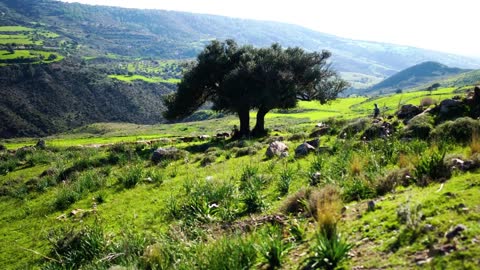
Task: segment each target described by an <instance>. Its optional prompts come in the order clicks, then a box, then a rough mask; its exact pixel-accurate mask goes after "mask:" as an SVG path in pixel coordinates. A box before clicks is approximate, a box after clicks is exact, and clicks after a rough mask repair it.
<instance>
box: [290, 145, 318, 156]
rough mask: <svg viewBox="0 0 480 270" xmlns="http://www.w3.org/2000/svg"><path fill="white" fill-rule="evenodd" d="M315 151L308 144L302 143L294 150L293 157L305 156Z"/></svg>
mask: <svg viewBox="0 0 480 270" xmlns="http://www.w3.org/2000/svg"><path fill="white" fill-rule="evenodd" d="M313 151H315V147H313V146H311V145H310V144H308V143H306V142H305V143H302V144H300V145H299V146H298V147H297V148H296V149H295V157H304V156H307V155H308V154H309V153H310V152H313Z"/></svg>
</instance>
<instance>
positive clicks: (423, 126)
mask: <svg viewBox="0 0 480 270" xmlns="http://www.w3.org/2000/svg"><path fill="white" fill-rule="evenodd" d="M433 125H434V121H433V117H431V116H430V115H428V114H422V115H418V116H416V117H414V118H412V119H411V120H410V121H409V122H408V124H407V126H406V127H405V131H404V136H406V137H409V138H418V139H422V140H424V139H427V138H428V137H429V136H430V132H431V131H432V130H433Z"/></svg>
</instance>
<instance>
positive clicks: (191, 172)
mask: <svg viewBox="0 0 480 270" xmlns="http://www.w3.org/2000/svg"><path fill="white" fill-rule="evenodd" d="M445 91H446V92H447V90H445ZM447 93H449V92H447ZM412 97H413V96H412ZM364 102H366V98H351V99H341V100H338V101H335V102H333V103H330V104H327V105H319V104H318V103H315V102H301V103H300V104H299V105H300V108H299V111H298V112H296V113H293V112H289V113H279V112H275V113H274V114H273V117H271V118H269V119H268V120H267V127H268V128H271V129H274V128H279V130H278V131H274V132H272V135H273V133H279V134H280V135H282V136H284V137H285V138H286V139H285V143H286V144H287V145H288V147H289V149H291V151H290V152H291V155H290V156H289V157H288V158H286V159H272V160H267V159H265V149H266V147H267V145H268V141H267V140H264V141H262V140H247V141H245V142H230V141H207V142H192V143H183V142H179V141H176V142H173V141H172V142H167V143H165V144H166V146H175V147H177V148H179V149H181V150H184V151H186V152H187V154H186V156H185V157H182V158H181V159H179V160H176V161H170V162H160V163H159V164H158V165H155V164H153V163H151V162H150V161H149V159H150V156H151V150H152V149H151V148H153V147H157V146H158V145H155V146H146V145H143V144H139V145H124V146H119V145H116V146H107V147H105V148H78V149H77V148H71V149H69V148H66V147H68V146H75V145H85V144H111V143H116V142H130V141H137V140H143V139H144V140H148V139H156V138H162V137H168V138H170V137H177V136H195V135H200V134H209V135H214V134H215V133H217V132H221V131H229V129H230V127H231V126H232V125H233V124H237V122H238V120H237V119H236V117H235V116H228V117H225V118H222V119H213V120H208V121H203V122H193V123H177V124H159V125H153V126H149V125H134V124H125V123H100V124H93V125H89V126H86V127H82V128H79V129H76V130H74V131H72V132H70V133H68V134H61V135H57V136H55V137H50V138H46V141H47V146H57V147H59V148H58V149H47V150H37V152H36V155H37V157H38V158H37V159H35V160H38V164H37V163H34V164H33V167H30V165H29V164H30V163H29V162H28V161H29V160H31V157H30V156H29V154H27V155H26V157H24V158H23V157H20V156H19V157H18V163H19V164H18V166H17V167H16V169H15V170H14V171H13V172H10V173H8V174H7V175H0V188H2V189H1V191H2V192H5V190H8V191H9V193H7V195H5V193H2V194H4V195H2V196H0V207H1V209H4V211H1V212H0V235H2V237H1V238H0V264H1V265H8V266H9V267H11V268H14V269H30V268H39V260H42V257H41V256H40V255H38V254H35V253H33V252H32V251H31V250H35V251H36V252H39V253H41V254H44V255H47V256H55V254H53V255H52V254H50V253H49V251H50V250H51V248H52V245H51V243H49V242H48V241H47V238H48V236H49V235H50V232H51V230H52V229H59V228H64V229H68V228H70V227H74V228H77V229H78V228H82V227H83V226H84V224H90V225H92V224H96V222H99V223H100V225H98V226H101V228H102V229H103V230H104V231H105V235H106V236H107V238H108V239H107V240H108V241H106V242H108V243H117V242H116V241H118V239H119V238H120V239H122V237H125V235H130V233H132V234H133V235H136V236H138V237H140V238H141V239H145V243H146V244H145V246H143V245H141V246H139V247H138V248H139V249H140V251H141V252H139V253H136V254H137V255H135V256H134V257H133V259H132V261H129V262H128V263H126V262H125V261H120V262H119V261H115V262H112V264H119V265H123V266H134V265H137V266H138V267H137V268H142V267H141V266H139V265H141V261H142V260H143V259H145V257H143V256H142V257H141V256H140V255H141V254H147V253H148V254H150V255H148V256H147V255H145V256H146V257H147V258H150V259H151V260H152V261H155V260H162V259H164V258H163V257H162V256H161V254H164V255H165V254H175V256H178V257H175V258H176V259H175V260H173V263H174V264H177V265H176V266H178V267H177V268H182V267H180V266H182V265H183V266H185V267H184V268H189V267H190V268H191V267H194V266H195V265H197V266H198V265H205V267H208V266H209V265H210V266H212V265H213V264H215V265H221V263H222V261H224V259H225V258H227V257H225V253H222V252H220V251H219V250H218V248H217V247H216V245H217V244H218V243H221V242H218V241H226V242H225V245H229V244H232V243H233V240H232V239H239V237H242V239H248V241H249V242H248V246H250V247H252V246H253V247H255V249H256V250H257V252H258V254H257V255H255V254H254V253H250V252H251V250H250V251H249V253H248V254H251V256H249V258H250V259H249V260H255V261H253V262H252V261H249V263H251V264H255V265H256V267H258V268H262V267H263V268H266V267H267V265H265V264H270V265H278V264H280V263H281V265H282V266H283V267H284V268H285V269H291V268H295V267H298V265H299V264H300V262H301V261H302V260H303V259H305V257H306V256H308V255H307V253H308V252H306V251H307V250H309V246H310V245H311V244H313V243H314V241H315V238H314V237H315V228H314V227H313V226H312V224H313V222H314V221H313V220H312V219H308V218H303V217H285V219H286V221H285V225H284V227H283V229H282V230H281V231H278V234H277V236H276V237H275V238H274V239H273V238H271V239H270V238H269V236H268V235H267V234H265V233H264V232H265V230H264V229H263V227H262V226H259V227H256V228H250V229H248V228H247V229H244V230H242V229H239V230H238V231H237V230H235V228H237V227H238V228H244V227H242V226H244V224H243V223H246V222H248V221H249V220H251V219H250V212H256V213H254V214H253V215H254V216H253V217H254V218H255V219H256V221H255V222H258V220H260V218H262V217H265V216H266V215H271V214H278V213H279V211H280V210H279V209H280V208H281V206H282V205H283V204H284V203H285V201H287V200H288V196H291V195H292V194H295V193H297V192H298V191H299V190H300V189H302V188H305V187H308V186H309V185H310V177H311V173H312V172H314V171H319V170H320V171H321V173H322V174H321V175H322V178H321V179H320V180H319V184H318V185H319V186H321V187H322V186H324V185H325V184H326V183H330V184H332V185H335V186H336V187H337V188H339V190H341V192H343V193H347V192H350V193H355V192H357V193H358V192H363V191H362V189H364V190H366V191H369V192H370V193H368V194H367V195H366V197H367V198H371V196H375V189H372V186H371V185H373V186H374V185H375V184H376V183H377V181H379V179H381V178H382V177H384V176H385V175H386V174H387V172H388V171H389V170H392V169H397V168H398V166H399V165H398V161H397V159H398V157H397V156H396V155H398V153H400V152H401V153H404V154H411V155H413V154H415V156H419V155H426V154H427V153H429V152H428V151H429V150H430V147H431V146H430V145H429V142H416V141H411V142H404V141H401V140H398V139H395V140H392V141H389V140H387V141H385V140H381V139H380V140H376V141H373V142H370V143H366V142H359V141H357V140H356V139H352V140H347V141H345V140H337V137H336V136H323V137H322V138H321V144H322V146H328V147H332V150H333V149H335V150H333V152H332V153H324V154H321V155H319V156H315V155H313V154H312V155H310V156H308V157H306V158H302V159H295V158H294V156H293V149H295V147H296V146H297V145H298V144H299V143H301V142H299V141H298V140H297V141H291V140H289V139H288V138H290V137H291V136H292V135H293V134H296V133H298V132H307V133H308V132H309V131H311V129H312V128H313V126H314V123H315V122H317V121H320V120H322V119H326V118H328V117H331V116H332V113H334V115H337V116H340V115H342V116H344V117H345V118H354V117H355V115H358V113H357V112H356V111H353V110H352V107H353V106H354V105H356V104H363V103H364ZM368 102H373V101H371V100H370V101H368ZM298 115H300V116H298ZM253 122H254V119H252V123H253ZM34 142H35V140H33V139H29V140H28V139H27V140H21V139H17V140H8V141H2V144H3V143H6V145H7V147H8V148H9V149H13V148H15V147H17V146H22V145H24V144H27V143H34ZM252 149H253V150H255V149H256V150H257V151H248V155H237V154H238V153H239V152H241V151H245V150H252ZM419 149H420V150H419ZM432 149H433V148H432ZM467 152H468V149H467V148H466V147H463V146H461V145H453V146H451V147H450V148H449V153H456V154H464V153H467ZM207 156H209V157H214V158H213V159H212V162H211V164H209V165H207V166H205V165H204V164H202V161H203V160H204V158H205V157H207ZM2 158H4V157H2ZM7 158H9V157H7ZM319 160H323V161H322V162H320V163H321V165H319ZM0 161H2V159H0ZM354 162H356V164H357V165H358V164H360V165H361V166H359V167H358V166H357V170H358V172H355V173H353V172H352V171H353V169H351V168H352V166H353V165H352V164H353V163H354ZM46 169H51V171H53V176H51V177H52V178H51V179H50V180H53V181H50V182H42V181H45V180H48V178H45V177H40V174H41V173H42V172H43V171H45V170H46ZM62 172H63V173H62ZM66 172H69V173H68V174H67V173H66ZM247 172H248V174H247ZM155 175H156V176H157V178H158V179H160V181H152V180H148V179H147V177H148V176H155ZM479 175H480V174H479V172H472V173H466V174H461V173H458V174H457V175H456V176H455V177H453V178H452V179H449V180H448V181H446V183H445V184H444V186H443V188H442V189H440V184H438V183H433V184H432V185H430V186H427V187H426V188H420V187H416V186H413V185H411V186H409V187H397V188H396V191H395V193H387V195H385V196H384V197H380V198H379V200H378V202H377V209H376V210H375V211H373V212H366V201H360V202H353V203H350V204H349V205H348V209H347V210H346V213H345V216H344V218H343V220H342V221H341V223H340V224H339V229H340V231H341V232H342V233H343V234H342V236H343V237H345V239H347V241H348V242H349V243H353V244H354V249H353V252H355V253H354V254H356V256H355V257H354V258H352V259H351V261H347V262H346V264H347V267H353V266H358V265H364V266H367V267H384V268H386V269H411V268H412V267H413V266H414V265H415V263H414V262H413V259H414V258H413V257H414V254H416V252H420V251H424V250H425V249H426V246H425V245H426V244H425V243H427V242H428V241H432V242H433V243H434V244H435V245H439V244H443V242H442V241H443V240H442V239H443V238H442V237H443V233H444V232H445V231H447V230H448V229H449V228H450V227H451V226H454V225H456V224H458V223H462V224H464V225H466V226H467V227H468V230H467V231H466V232H465V235H466V236H467V240H461V239H459V240H458V241H459V243H458V244H459V247H462V248H464V247H465V249H459V250H458V251H456V252H455V253H453V254H451V255H448V256H446V257H445V258H435V260H434V264H435V265H437V266H439V265H441V264H446V265H447V266H448V267H447V269H450V268H451V269H455V267H457V268H458V267H459V263H461V259H460V258H461V256H463V257H464V258H465V263H466V264H467V265H469V264H470V265H471V264H472V262H473V260H474V259H469V258H476V256H475V254H478V252H480V250H479V248H478V247H477V246H476V245H475V244H474V243H473V242H472V240H473V239H474V237H476V236H477V235H478V234H479V233H480V228H479V226H478V222H479V221H480V212H479V211H480V209H478V205H480V201H479V198H480V191H479V189H478V186H479V185H480V183H479V181H478V177H479ZM247 176H248V177H247ZM65 177H66V178H65ZM282 181H283V182H284V183H283V184H284V186H283V187H282V188H280V189H279V183H280V184H281V182H282ZM285 183H287V186H285ZM352 183H354V184H356V185H352ZM47 184H48V185H47ZM39 186H40V187H42V188H41V189H40V188H39ZM372 190H373V191H372ZM438 190H440V191H438ZM372 192H373V193H372ZM372 194H373V195H372ZM368 196H370V197H368ZM352 197H353V196H352ZM70 198H72V199H71V200H70ZM98 198H101V200H100V199H98ZM407 200H410V202H412V203H414V204H421V205H422V207H423V208H422V212H423V213H424V214H425V215H426V218H425V219H424V220H421V223H420V224H422V226H423V225H424V224H427V223H428V224H431V225H433V226H434V227H435V228H436V229H435V230H434V231H433V232H431V233H426V234H419V236H418V238H416V239H413V238H410V237H412V236H411V232H410V231H408V230H411V229H409V228H407V227H406V225H404V224H402V223H400V222H399V221H398V220H397V210H398V209H399V206H401V205H404V204H405V202H406V201H407ZM460 203H464V204H465V205H466V207H468V208H469V210H468V211H469V212H468V213H464V212H461V211H458V209H457V208H455V207H456V206H457V205H459V204H460ZM215 205H217V206H215ZM59 209H63V210H59ZM73 209H84V210H87V211H91V210H93V209H95V212H88V214H86V215H85V216H84V217H79V216H70V215H69V213H70V212H71V211H72V210H73ZM257 211H258V212H257ZM62 215H65V216H62ZM58 217H62V218H60V219H61V220H58V219H57V218H58ZM220 221H228V222H231V223H228V224H229V225H230V226H231V228H232V231H234V232H232V231H230V230H225V229H222V226H221V224H222V223H221V222H220ZM293 223H295V224H297V225H296V226H297V227H295V226H293V225H291V224H293ZM247 225H248V224H246V225H245V226H246V227H248V226H250V225H248V226H247ZM126 228H128V232H127V231H126ZM294 228H300V229H301V228H304V229H301V230H304V232H303V233H302V234H304V236H302V240H301V241H300V240H299V241H296V240H292V237H291V235H290V234H291V231H292V230H293V229H294ZM172 235H173V236H172ZM438 235H440V236H438ZM428 237H430V238H431V237H434V240H429V239H428ZM165 238H166V239H167V240H168V241H167V240H165ZM366 238H368V241H367V240H363V239H366ZM129 239H130V240H132V241H133V239H137V238H135V237H133V238H129ZM412 239H413V240H412ZM230 240H232V242H230ZM165 241H166V242H165ZM435 241H436V242H435ZM151 243H157V245H158V246H160V247H161V250H160V251H158V252H160V253H159V254H160V255H158V254H157V255H158V256H159V257H158V256H157V255H155V254H153V255H152V254H151V253H149V252H146V246H147V245H150V244H151ZM262 244H263V245H262ZM283 245H285V247H287V246H288V248H283ZM116 246H117V248H123V247H125V246H127V244H125V243H124V244H119V245H116ZM185 246H186V247H188V248H182V247H185ZM236 246H237V245H236ZM392 247H395V249H394V250H393V251H392ZM233 248H235V247H233ZM238 248H245V246H244V245H238ZM144 250H145V252H144ZM226 250H229V248H226ZM235 250H237V249H235ZM270 250H277V253H276V254H271V253H270ZM205 251H209V252H205ZM247 251H248V250H247ZM106 252H107V253H108V252H111V251H110V250H106ZM116 252H118V254H120V253H125V252H122V251H121V250H120V251H116ZM162 252H163V253H162ZM240 253H241V252H240ZM138 254H140V255H138ZM222 254H223V255H222ZM385 254H388V256H386V255H385ZM107 255H108V254H102V256H101V257H96V258H95V259H94V260H93V261H95V262H100V261H101V259H102V258H104V257H105V256H107ZM154 255H155V256H156V257H155V256H154ZM273 255H277V256H276V257H271V256H273ZM120 256H122V255H121V254H120ZM152 256H153V257H152ZM182 256H183V257H182ZM456 256H457V257H456ZM458 256H460V257H458ZM55 258H56V257H55ZM122 258H123V257H122ZM170 263H172V262H170ZM197 263H198V264H197ZM178 264H180V265H178ZM110 266H111V265H108V266H105V267H99V266H98V265H97V267H93V266H92V268H106V269H108V267H110ZM187 266H189V267H187ZM219 267H220V266H219ZM83 268H88V267H87V266H85V265H84V267H83ZM167 268H168V267H167ZM170 268H175V267H174V266H170ZM88 269H90V268H88Z"/></svg>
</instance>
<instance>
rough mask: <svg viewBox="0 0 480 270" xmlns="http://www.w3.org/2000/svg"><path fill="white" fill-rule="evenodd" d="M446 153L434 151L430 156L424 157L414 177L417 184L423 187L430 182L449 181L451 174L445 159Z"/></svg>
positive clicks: (416, 168) (416, 167) (417, 166)
mask: <svg viewBox="0 0 480 270" xmlns="http://www.w3.org/2000/svg"><path fill="white" fill-rule="evenodd" d="M445 153H446V152H443V153H439V152H437V151H433V152H432V153H431V154H430V155H428V154H427V155H423V156H422V157H421V158H420V160H419V162H418V164H417V165H416V166H415V170H414V171H413V176H414V179H415V183H416V184H417V185H419V186H421V187H424V186H427V185H428V184H429V183H430V181H435V180H440V179H448V178H450V176H451V172H450V170H449V169H448V167H447V166H446V165H445V163H444V161H443V159H444V158H445Z"/></svg>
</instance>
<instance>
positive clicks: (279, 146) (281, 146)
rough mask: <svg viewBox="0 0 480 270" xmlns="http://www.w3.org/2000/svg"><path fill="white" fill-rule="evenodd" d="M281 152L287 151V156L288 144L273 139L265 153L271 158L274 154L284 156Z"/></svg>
mask: <svg viewBox="0 0 480 270" xmlns="http://www.w3.org/2000/svg"><path fill="white" fill-rule="evenodd" d="M283 153H287V154H286V156H288V146H287V145H286V144H285V143H283V142H280V141H274V142H272V143H270V145H269V146H268V148H267V152H265V155H266V156H267V157H268V158H272V157H274V156H279V157H284V156H285V154H283Z"/></svg>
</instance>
